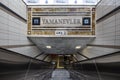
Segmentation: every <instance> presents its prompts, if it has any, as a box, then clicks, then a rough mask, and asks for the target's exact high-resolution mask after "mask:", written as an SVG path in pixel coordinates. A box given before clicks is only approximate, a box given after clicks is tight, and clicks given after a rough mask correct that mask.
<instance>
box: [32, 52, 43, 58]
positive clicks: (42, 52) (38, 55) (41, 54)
mask: <svg viewBox="0 0 120 80" xmlns="http://www.w3.org/2000/svg"><path fill="white" fill-rule="evenodd" d="M42 54H44V52H41V53H40V54H38V55H36V56H35V57H34V58H37V57H39V56H40V55H42Z"/></svg>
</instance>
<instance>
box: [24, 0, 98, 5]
mask: <svg viewBox="0 0 120 80" xmlns="http://www.w3.org/2000/svg"><path fill="white" fill-rule="evenodd" d="M99 1H100V0H24V2H25V3H26V4H27V5H96V4H97V3H98V2H99Z"/></svg>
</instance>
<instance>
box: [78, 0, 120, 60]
mask: <svg viewBox="0 0 120 80" xmlns="http://www.w3.org/2000/svg"><path fill="white" fill-rule="evenodd" d="M118 6H120V0H102V1H101V2H100V3H99V4H98V5H97V6H96V21H97V22H96V39H95V40H94V41H93V42H92V43H90V44H92V45H101V46H102V47H100V46H91V47H87V48H85V49H84V50H83V51H82V52H81V53H82V54H84V55H86V56H87V57H89V58H93V57H98V56H102V55H106V54H110V53H113V52H117V51H120V49H119V48H115V47H117V46H118V47H119V46H120V12H119V11H117V12H116V13H115V12H113V14H110V16H107V17H106V18H103V19H102V20H101V21H98V20H99V19H100V18H102V17H103V16H104V15H106V14H108V13H109V12H111V11H112V10H114V9H115V8H117V7H118ZM106 45H107V47H103V46H106ZM110 46H112V47H111V48H110ZM114 46H115V47H114ZM78 56H80V55H77V57H78ZM83 59H85V58H83V57H81V56H80V57H79V58H78V60H83Z"/></svg>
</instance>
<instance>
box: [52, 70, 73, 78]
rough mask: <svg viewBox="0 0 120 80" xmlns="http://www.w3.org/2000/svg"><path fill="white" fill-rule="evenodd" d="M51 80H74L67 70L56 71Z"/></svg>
mask: <svg viewBox="0 0 120 80" xmlns="http://www.w3.org/2000/svg"><path fill="white" fill-rule="evenodd" d="M50 80H72V79H70V74H69V72H68V71H67V70H65V69H56V70H55V71H53V73H52V78H51V79H50Z"/></svg>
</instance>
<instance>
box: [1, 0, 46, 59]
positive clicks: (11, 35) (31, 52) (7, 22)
mask: <svg viewBox="0 0 120 80" xmlns="http://www.w3.org/2000/svg"><path fill="white" fill-rule="evenodd" d="M0 2H1V3H2V4H4V5H5V6H7V7H8V8H10V9H11V10H13V11H14V12H15V13H17V14H18V15H20V16H21V17H23V18H24V19H27V15H26V14H27V13H26V10H27V8H26V5H25V4H24V3H23V1H22V0H0ZM26 35H27V22H24V21H22V20H20V19H19V18H18V17H15V15H13V14H11V13H10V12H9V11H6V10H3V9H1V10H0V46H13V45H14V46H15V45H17V46H20V45H28V46H22V47H14V48H13V47H9V48H6V49H9V50H12V51H14V52H18V53H20V54H23V55H27V56H31V57H35V56H36V55H38V54H40V53H41V52H40V50H39V49H38V48H37V47H36V46H29V45H31V44H33V43H31V42H30V41H29V40H28V39H27V36H26ZM43 56H44V55H43ZM39 59H41V58H39Z"/></svg>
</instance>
